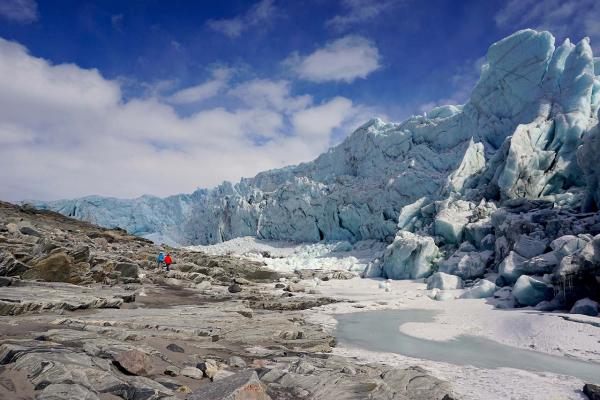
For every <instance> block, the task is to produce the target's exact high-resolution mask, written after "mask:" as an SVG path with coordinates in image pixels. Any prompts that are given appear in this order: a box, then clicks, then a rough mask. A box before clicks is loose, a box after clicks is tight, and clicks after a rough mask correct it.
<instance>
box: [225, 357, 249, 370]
mask: <svg viewBox="0 0 600 400" xmlns="http://www.w3.org/2000/svg"><path fill="white" fill-rule="evenodd" d="M228 364H229V366H230V367H237V368H246V361H244V359H243V358H241V357H238V356H231V357H229V361H228Z"/></svg>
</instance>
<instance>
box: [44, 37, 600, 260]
mask: <svg viewBox="0 0 600 400" xmlns="http://www.w3.org/2000/svg"><path fill="white" fill-rule="evenodd" d="M554 42H555V40H554V37H553V36H552V35H551V34H550V33H548V32H536V31H533V30H523V31H519V32H516V33H515V34H513V35H511V36H509V37H507V38H505V39H503V40H501V41H499V42H497V43H495V44H493V45H492V46H491V47H490V49H489V50H488V53H487V62H486V64H485V65H484V66H483V68H482V73H481V77H480V80H479V82H478V83H477V85H476V87H475V88H474V90H473V92H472V95H471V98H470V100H469V101H468V102H467V103H466V104H465V105H464V106H443V107H438V108H435V109H433V110H430V111H429V112H428V113H427V115H426V116H413V117H411V118H409V119H407V120H405V121H403V122H401V123H385V122H383V121H381V120H378V119H375V120H372V121H369V122H367V123H366V124H364V125H363V126H361V127H360V128H358V129H357V130H356V131H355V132H353V133H352V134H351V135H350V136H349V137H348V138H347V139H346V140H344V142H342V143H341V144H340V145H338V146H336V147H334V148H332V149H330V150H329V151H328V152H326V153H324V154H322V155H321V156H319V157H318V158H317V159H315V160H314V161H312V162H308V163H305V164H300V165H298V166H292V167H287V168H283V169H279V170H273V171H267V172H263V173H260V174H258V175H257V176H256V177H254V178H249V179H242V180H241V181H240V182H238V183H236V184H231V183H228V182H226V183H223V184H222V185H220V186H218V187H217V188H215V189H212V190H207V191H198V192H195V193H194V194H192V195H189V196H188V195H180V196H173V197H170V198H166V199H157V198H153V197H148V196H144V197H142V198H139V199H135V200H115V199H103V198H99V197H94V198H84V199H77V200H70V201H60V202H51V203H38V206H41V207H46V208H50V209H54V210H57V211H59V212H61V213H64V214H67V215H71V216H75V217H77V218H81V219H86V220H89V221H92V222H95V223H98V224H100V225H104V226H120V227H122V228H124V229H127V230H128V231H130V232H132V233H136V234H143V235H152V234H154V235H159V236H160V235H162V236H163V237H169V238H172V239H173V240H175V241H177V242H179V243H182V244H208V243H217V242H221V241H225V240H228V239H232V238H235V237H239V236H248V235H250V236H256V237H258V238H265V239H278V240H294V241H309V242H316V241H320V240H348V241H351V242H354V241H358V240H363V239H377V240H383V241H388V242H390V243H391V242H393V241H394V238H395V237H396V234H397V231H398V223H399V222H400V224H401V227H405V228H406V229H409V230H411V231H413V232H417V233H419V232H420V231H422V232H420V233H419V234H421V233H422V234H424V235H438V236H441V237H443V238H445V239H444V240H446V242H452V241H453V240H454V241H455V242H456V241H458V242H460V240H462V239H463V237H464V236H463V235H466V233H467V232H469V230H468V228H467V226H466V225H467V224H468V223H474V221H476V220H477V216H476V215H475V214H476V213H477V212H478V211H477V210H476V209H475V206H476V205H477V204H478V203H479V202H480V201H482V200H483V201H484V203H485V202H490V201H491V202H501V201H505V200H509V199H516V198H523V197H524V198H541V197H543V198H546V199H548V198H552V199H558V198H559V197H560V198H562V197H561V196H562V195H563V194H565V193H575V194H577V193H579V192H577V190H579V191H582V190H587V191H588V195H587V201H586V207H588V208H591V207H595V206H596V204H597V203H598V201H599V200H600V190H599V179H598V176H599V174H598V169H599V168H598V167H597V166H596V163H595V162H593V161H591V160H592V159H595V157H592V155H593V154H595V153H597V151H596V149H599V147H600V145H599V143H600V139H598V137H599V136H600V133H598V129H597V128H596V125H597V113H598V108H599V106H600V95H599V91H598V88H600V79H599V77H598V76H596V75H595V73H596V71H595V70H594V58H593V55H592V50H591V48H590V45H589V40H588V39H587V38H586V39H583V40H581V41H580V42H579V43H577V44H572V43H571V42H569V41H568V40H566V41H565V42H564V43H563V44H562V45H560V46H558V47H557V48H555V43H554ZM597 72H600V71H597ZM579 147H580V149H579V151H578V148H579ZM557 196H558V197H557ZM569 199H570V200H569V201H577V200H578V199H579V197H578V195H573V196H570V197H569ZM458 200H460V201H463V202H465V203H464V204H463V203H460V202H457V201H458ZM557 201H558V200H557ZM417 202H418V206H415V204H416V203H417ZM465 204H466V205H465ZM405 206H409V207H405ZM465 207H466V209H465ZM484 208H485V207H484ZM455 214H456V215H455ZM455 217H456V218H455ZM485 224H486V222H485V221H484V220H481V222H480V225H482V226H483V225H485ZM436 229H437V230H439V232H436ZM472 229H473V230H476V227H472ZM453 235H459V236H458V237H455V238H453V237H452V236H453ZM401 240H404V239H401ZM395 243H396V244H395V248H398V249H402V248H406V246H408V245H406V246H405V244H404V243H402V242H401V241H398V239H397V238H396V242H395ZM390 257H395V256H394V255H393V254H390Z"/></svg>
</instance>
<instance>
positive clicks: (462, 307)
mask: <svg viewBox="0 0 600 400" xmlns="http://www.w3.org/2000/svg"><path fill="white" fill-rule="evenodd" d="M380 282H381V280H376V279H360V278H355V279H352V280H348V281H339V280H331V281H327V282H321V283H320V285H319V290H320V291H321V293H322V294H323V295H327V296H332V297H337V298H343V299H348V300H353V301H355V303H349V302H344V303H337V304H332V305H328V306H323V307H321V308H320V309H319V312H315V310H311V311H310V312H307V313H306V315H307V318H309V319H310V320H311V321H313V322H318V323H320V324H322V325H323V326H325V327H326V328H327V329H328V330H330V331H333V330H334V329H335V324H336V320H335V315H336V314H342V313H348V312H368V311H372V310H384V309H426V310H437V311H439V314H438V315H437V317H436V318H435V321H434V322H431V323H407V324H404V325H402V326H400V327H399V330H401V331H402V332H403V333H406V334H409V335H412V336H416V337H420V338H423V339H429V340H449V339H451V338H454V337H456V336H458V335H462V334H468V335H475V336H482V337H485V338H488V339H492V340H495V341H498V342H500V343H503V344H507V345H510V346H515V347H519V348H523V349H529V350H531V349H534V350H536V351H541V352H546V353H549V354H555V355H561V356H568V357H576V358H579V359H582V360H586V361H587V360H594V361H596V362H600V342H599V340H600V328H598V327H594V326H592V325H590V324H586V323H577V322H571V321H566V320H564V319H563V318H561V316H562V315H564V314H559V313H542V312H538V311H533V310H530V309H512V310H499V309H495V308H494V306H493V305H492V304H490V301H489V300H486V299H456V300H449V301H435V300H432V299H430V298H429V297H428V293H429V291H428V290H426V285H425V284H424V283H421V282H415V281H391V282H390V286H391V291H390V292H386V291H385V290H383V289H380V288H379V283H380ZM571 317H573V316H571ZM576 318H577V319H578V320H580V321H582V322H586V321H593V320H594V318H593V317H585V316H577V317H576ZM595 320H597V318H595ZM334 352H335V353H336V354H339V355H344V356H351V357H357V358H359V359H361V360H364V361H377V362H384V363H387V364H391V365H398V366H409V365H419V366H421V367H423V368H426V369H427V370H429V371H430V372H432V373H433V374H434V375H436V376H438V377H440V378H444V379H448V380H449V381H451V382H453V384H454V386H455V389H456V391H457V393H458V394H459V395H460V396H462V397H461V398H464V399H536V400H537V399H540V400H541V399H585V398H586V397H585V396H583V395H582V394H581V389H582V387H583V384H584V382H582V381H581V380H579V379H576V378H573V377H568V376H560V375H556V374H551V373H534V372H528V371H523V370H518V369H511V368H499V369H482V368H475V367H471V366H460V365H454V364H448V363H443V362H434V361H429V360H422V359H415V358H410V357H405V356H402V355H399V354H394V353H381V352H373V351H367V350H364V349H360V348H350V347H336V348H335V350H334Z"/></svg>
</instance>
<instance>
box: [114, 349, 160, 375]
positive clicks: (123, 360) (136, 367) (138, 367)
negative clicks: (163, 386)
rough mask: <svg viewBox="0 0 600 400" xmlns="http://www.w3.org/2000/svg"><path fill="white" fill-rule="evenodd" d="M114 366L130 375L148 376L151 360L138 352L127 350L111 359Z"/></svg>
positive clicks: (150, 369)
mask: <svg viewBox="0 0 600 400" xmlns="http://www.w3.org/2000/svg"><path fill="white" fill-rule="evenodd" d="M113 360H114V363H115V365H117V366H118V367H120V368H121V369H123V370H125V371H126V372H127V373H129V374H132V375H142V376H147V375H150V373H151V371H152V359H151V358H150V357H149V356H148V355H147V354H146V353H144V352H142V351H140V350H135V349H133V350H127V351H124V352H121V353H118V354H117V355H115V356H114V358H113Z"/></svg>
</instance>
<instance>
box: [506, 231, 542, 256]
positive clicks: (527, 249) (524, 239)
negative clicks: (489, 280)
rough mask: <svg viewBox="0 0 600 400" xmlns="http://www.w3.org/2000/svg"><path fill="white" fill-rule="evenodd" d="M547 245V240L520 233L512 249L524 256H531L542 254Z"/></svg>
mask: <svg viewBox="0 0 600 400" xmlns="http://www.w3.org/2000/svg"><path fill="white" fill-rule="evenodd" d="M547 246H548V241H547V240H541V239H536V238H533V237H531V236H529V235H521V236H519V238H518V239H517V242H516V243H515V247H514V250H515V251H516V252H517V253H519V254H520V255H521V256H523V257H525V258H532V257H535V256H539V255H540V254H542V253H543V252H544V250H546V247H547Z"/></svg>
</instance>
